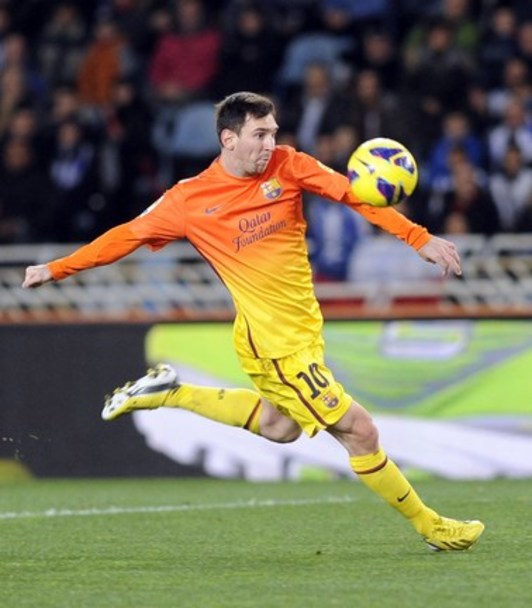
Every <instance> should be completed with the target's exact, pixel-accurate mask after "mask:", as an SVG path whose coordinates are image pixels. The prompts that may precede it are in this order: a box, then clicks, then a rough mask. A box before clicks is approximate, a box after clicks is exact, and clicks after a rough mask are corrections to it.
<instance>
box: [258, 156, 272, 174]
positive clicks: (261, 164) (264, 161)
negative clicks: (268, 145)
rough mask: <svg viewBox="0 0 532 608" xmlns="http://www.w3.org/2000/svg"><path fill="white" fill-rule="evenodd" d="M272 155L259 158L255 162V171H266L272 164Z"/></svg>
mask: <svg viewBox="0 0 532 608" xmlns="http://www.w3.org/2000/svg"><path fill="white" fill-rule="evenodd" d="M270 160H271V156H268V157H266V158H258V159H257V160H256V162H255V171H256V173H259V174H260V173H264V171H266V169H267V168H268V165H269V164H270Z"/></svg>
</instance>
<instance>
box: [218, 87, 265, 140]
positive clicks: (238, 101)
mask: <svg viewBox="0 0 532 608" xmlns="http://www.w3.org/2000/svg"><path fill="white" fill-rule="evenodd" d="M214 107H215V110H216V132H217V133H218V137H220V135H221V133H222V131H223V130H224V129H229V130H230V131H234V132H235V133H237V134H239V133H240V130H241V129H242V127H243V126H244V123H245V122H246V118H247V117H248V116H252V117H253V118H264V117H265V116H268V115H269V114H273V115H274V116H275V105H274V103H273V101H272V100H271V99H268V98H267V97H263V96H262V95H258V94H257V93H250V92H249V91H241V92H239V93H233V94H232V95H228V96H227V97H226V98H225V99H222V101H220V102H219V103H217V104H216V105H215V106H214Z"/></svg>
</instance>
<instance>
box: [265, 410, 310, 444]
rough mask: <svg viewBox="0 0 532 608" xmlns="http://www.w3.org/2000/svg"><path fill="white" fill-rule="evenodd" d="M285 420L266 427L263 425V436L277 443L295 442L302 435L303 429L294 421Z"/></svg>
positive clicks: (280, 419) (281, 419) (279, 420)
mask: <svg viewBox="0 0 532 608" xmlns="http://www.w3.org/2000/svg"><path fill="white" fill-rule="evenodd" d="M283 418H284V416H283ZM283 418H279V419H278V420H276V421H274V422H271V423H270V424H267V425H264V426H263V425H261V435H262V436H263V437H265V438H266V439H269V440H270V441H274V442H275V443H292V441H295V440H296V439H297V438H298V437H299V436H300V435H301V428H300V427H299V426H298V425H297V424H296V423H295V422H294V421H293V420H289V419H287V418H285V419H283Z"/></svg>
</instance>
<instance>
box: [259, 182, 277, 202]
mask: <svg viewBox="0 0 532 608" xmlns="http://www.w3.org/2000/svg"><path fill="white" fill-rule="evenodd" d="M260 189H261V190H262V194H264V196H265V197H266V198H267V199H268V200H270V201H273V200H275V199H276V198H278V197H279V196H280V194H281V192H282V191H283V189H282V188H281V184H280V183H279V180H278V179H277V178H276V177H274V178H273V179H270V180H268V181H267V182H264V183H262V184H261V185H260Z"/></svg>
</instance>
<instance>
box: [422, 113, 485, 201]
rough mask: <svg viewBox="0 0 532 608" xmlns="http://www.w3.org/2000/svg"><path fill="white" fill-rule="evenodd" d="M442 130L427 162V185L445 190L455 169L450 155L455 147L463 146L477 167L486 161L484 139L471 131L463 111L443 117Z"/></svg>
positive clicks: (467, 157)
mask: <svg viewBox="0 0 532 608" xmlns="http://www.w3.org/2000/svg"><path fill="white" fill-rule="evenodd" d="M442 131H443V132H442V136H441V137H440V139H439V140H438V141H437V142H436V144H435V146H434V147H433V149H432V152H431V154H430V157H429V161H428V163H427V168H428V184H427V185H428V187H429V188H431V189H436V190H445V189H446V188H448V186H449V182H450V180H451V174H452V169H453V168H452V166H451V164H450V158H449V156H450V153H451V151H452V150H453V148H461V149H462V151H463V152H464V155H465V159H466V160H467V161H469V162H470V163H471V164H472V165H474V166H475V167H477V168H480V167H482V166H483V164H484V162H485V154H484V147H483V143H482V140H481V139H480V138H479V137H477V136H476V135H475V134H473V133H472V132H471V128H470V125H469V121H468V119H467V116H466V115H465V114H464V113H463V112H458V111H456V112H451V113H449V114H447V115H446V116H445V117H444V119H443V127H442Z"/></svg>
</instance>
